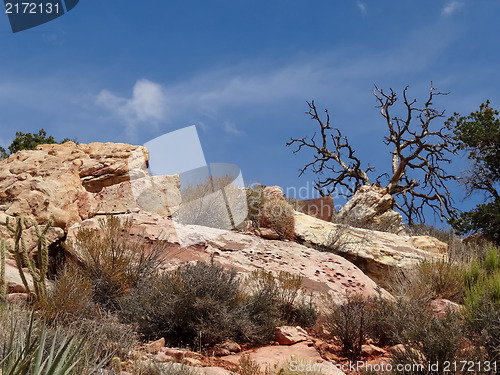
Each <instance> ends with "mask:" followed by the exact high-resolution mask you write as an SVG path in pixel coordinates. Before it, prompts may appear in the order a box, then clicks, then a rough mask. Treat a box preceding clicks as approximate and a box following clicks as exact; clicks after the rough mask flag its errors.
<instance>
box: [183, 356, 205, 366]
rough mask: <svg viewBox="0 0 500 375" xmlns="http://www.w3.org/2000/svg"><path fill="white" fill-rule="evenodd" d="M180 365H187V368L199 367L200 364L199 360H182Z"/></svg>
mask: <svg viewBox="0 0 500 375" xmlns="http://www.w3.org/2000/svg"><path fill="white" fill-rule="evenodd" d="M182 363H183V364H185V365H188V366H201V365H202V363H201V361H200V360H198V359H196V358H189V357H187V358H184V359H183V360H182Z"/></svg>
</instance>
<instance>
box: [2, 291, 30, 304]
mask: <svg viewBox="0 0 500 375" xmlns="http://www.w3.org/2000/svg"><path fill="white" fill-rule="evenodd" d="M7 302H8V303H16V304H17V303H26V302H28V294H27V293H10V294H7Z"/></svg>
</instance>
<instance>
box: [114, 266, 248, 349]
mask: <svg viewBox="0 0 500 375" xmlns="http://www.w3.org/2000/svg"><path fill="white" fill-rule="evenodd" d="M239 285H240V279H239V278H238V276H237V274H236V272H235V271H234V270H226V269H224V268H223V267H222V266H219V265H216V264H215V263H214V262H213V260H212V262H211V263H209V264H207V263H203V262H197V263H195V264H190V263H187V264H185V265H183V266H180V267H179V268H177V269H176V270H174V271H170V272H165V273H163V274H161V275H157V276H155V277H151V278H149V279H144V280H142V281H141V282H140V283H139V284H138V286H137V287H136V288H134V289H133V290H132V293H131V294H130V296H129V297H128V298H125V299H123V300H122V315H123V316H124V318H125V319H126V320H128V321H138V323H139V328H140V332H141V333H143V334H144V335H145V336H146V337H148V338H158V337H161V336H164V337H165V338H166V339H167V340H170V341H172V342H173V343H175V344H179V342H180V341H182V342H184V343H187V344H198V345H201V344H212V343H215V342H218V341H221V340H223V339H225V338H229V337H234V336H235V335H237V334H238V327H239V324H240V323H239V322H240V318H241V315H242V311H241V310H242V309H241V307H240V301H239Z"/></svg>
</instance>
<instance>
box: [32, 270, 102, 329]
mask: <svg viewBox="0 0 500 375" xmlns="http://www.w3.org/2000/svg"><path fill="white" fill-rule="evenodd" d="M36 307H37V308H39V309H40V312H41V314H43V316H44V318H45V319H47V320H48V321H55V320H57V321H59V322H60V321H67V320H74V319H78V318H82V317H85V318H89V317H92V316H94V317H97V307H96V306H95V305H94V303H93V302H92V280H91V279H90V278H89V277H87V276H85V275H83V274H82V273H81V272H80V270H79V269H78V268H77V267H75V266H72V265H70V264H69V265H66V266H65V267H64V268H63V269H62V270H61V271H60V272H59V273H58V274H57V275H56V278H55V280H53V281H52V285H51V287H50V288H49V291H48V294H47V298H46V299H45V300H44V301H41V302H39V303H38V304H37V306H36Z"/></svg>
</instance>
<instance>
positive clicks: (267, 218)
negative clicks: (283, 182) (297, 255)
mask: <svg viewBox="0 0 500 375" xmlns="http://www.w3.org/2000/svg"><path fill="white" fill-rule="evenodd" d="M259 227H261V228H271V229H274V230H275V231H276V233H278V235H279V236H280V239H282V240H290V241H293V240H294V239H295V211H294V209H293V207H292V205H290V203H288V202H287V201H285V200H284V199H281V198H274V199H270V200H268V201H264V204H263V205H262V209H261V211H260V215H259Z"/></svg>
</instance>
